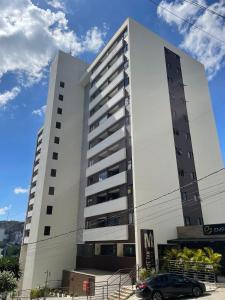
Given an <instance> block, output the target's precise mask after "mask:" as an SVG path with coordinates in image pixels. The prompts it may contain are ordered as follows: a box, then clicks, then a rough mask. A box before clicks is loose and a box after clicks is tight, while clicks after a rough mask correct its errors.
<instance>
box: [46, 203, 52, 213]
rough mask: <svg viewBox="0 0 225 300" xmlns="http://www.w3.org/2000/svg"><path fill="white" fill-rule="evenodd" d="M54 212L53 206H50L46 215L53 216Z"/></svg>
mask: <svg viewBox="0 0 225 300" xmlns="http://www.w3.org/2000/svg"><path fill="white" fill-rule="evenodd" d="M52 210H53V206H50V205H48V206H47V208H46V214H47V215H52Z"/></svg>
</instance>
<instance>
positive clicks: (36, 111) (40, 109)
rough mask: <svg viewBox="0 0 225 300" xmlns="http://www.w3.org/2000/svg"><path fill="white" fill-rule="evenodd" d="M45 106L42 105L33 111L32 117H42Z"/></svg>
mask: <svg viewBox="0 0 225 300" xmlns="http://www.w3.org/2000/svg"><path fill="white" fill-rule="evenodd" d="M45 111H46V105H43V106H42V107H41V108H38V109H35V110H33V111H32V115H36V116H39V117H42V116H43V115H44V114H45Z"/></svg>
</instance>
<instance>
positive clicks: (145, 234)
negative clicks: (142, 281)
mask: <svg viewBox="0 0 225 300" xmlns="http://www.w3.org/2000/svg"><path fill="white" fill-rule="evenodd" d="M141 253H142V265H143V267H145V268H146V269H147V270H152V269H155V247H154V235H153V230H150V229H141Z"/></svg>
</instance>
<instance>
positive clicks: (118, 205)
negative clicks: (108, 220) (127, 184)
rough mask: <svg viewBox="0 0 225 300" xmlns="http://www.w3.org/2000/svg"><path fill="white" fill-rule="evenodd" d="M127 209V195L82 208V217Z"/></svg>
mask: <svg viewBox="0 0 225 300" xmlns="http://www.w3.org/2000/svg"><path fill="white" fill-rule="evenodd" d="M125 209H127V197H120V198H118V199H115V200H110V201H106V202H104V203H99V204H96V205H92V206H88V207H85V208H84V217H85V218H88V217H92V216H97V215H102V214H108V213H112V212H116V211H121V210H125Z"/></svg>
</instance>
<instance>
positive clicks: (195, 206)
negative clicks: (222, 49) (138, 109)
mask: <svg viewBox="0 0 225 300" xmlns="http://www.w3.org/2000/svg"><path fill="white" fill-rule="evenodd" d="M165 61H166V70H167V80H168V89H169V96H170V108H171V115H172V123H173V131H174V144H175V149H174V150H175V151H176V159H177V171H178V177H179V184H180V192H181V199H182V208H183V215H184V222H185V224H186V225H197V224H201V223H203V216H202V209H201V202H200V197H199V188H198V182H197V177H196V170H195V162H194V155H193V150H192V142H191V135H190V128H189V120H188V114H187V105H186V99H185V92H184V83H183V78H182V70H181V64H180V57H179V56H178V55H177V54H175V53H174V52H172V51H171V50H169V49H167V48H165Z"/></svg>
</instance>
